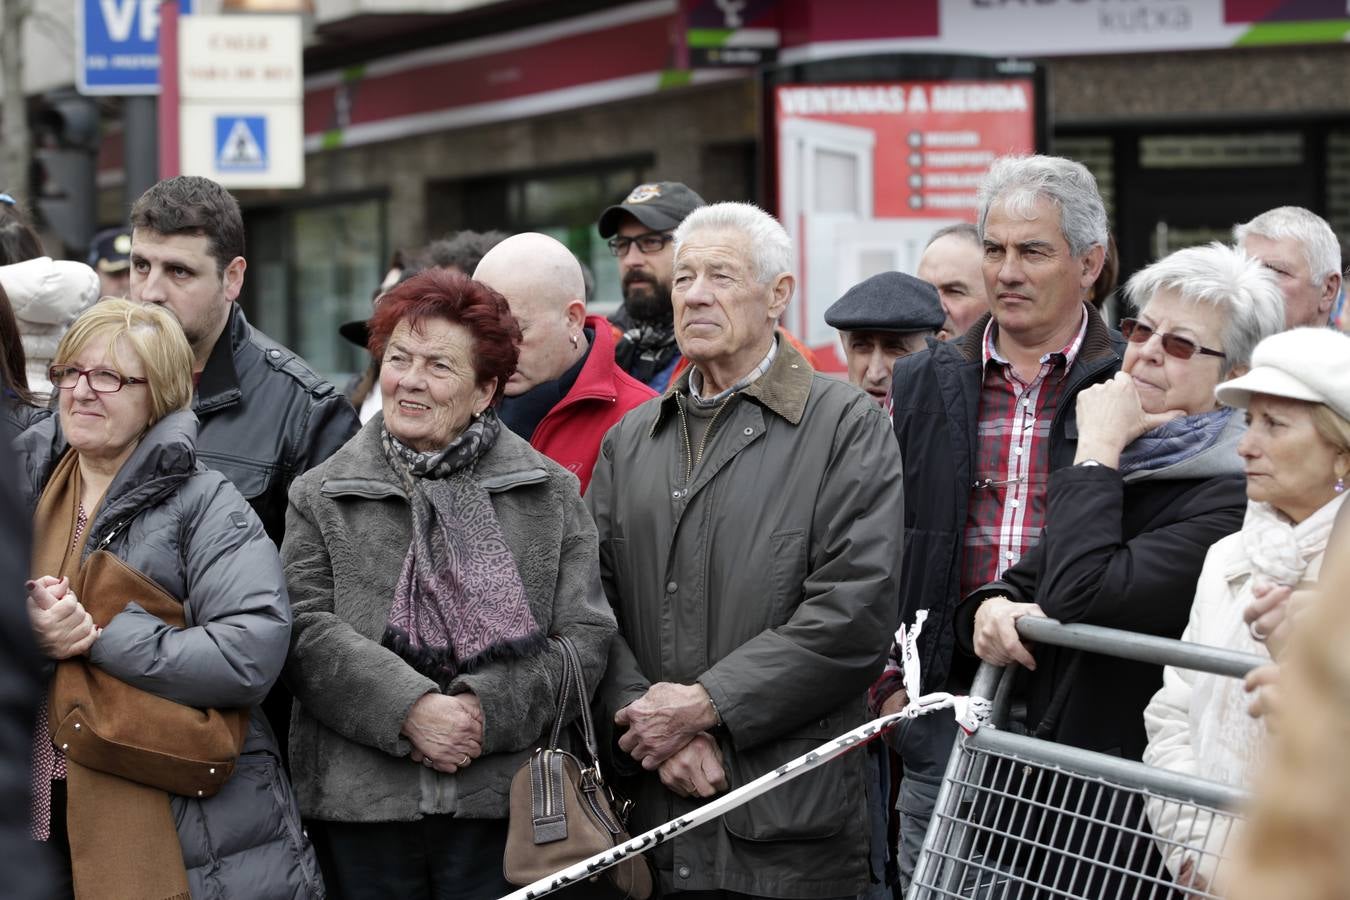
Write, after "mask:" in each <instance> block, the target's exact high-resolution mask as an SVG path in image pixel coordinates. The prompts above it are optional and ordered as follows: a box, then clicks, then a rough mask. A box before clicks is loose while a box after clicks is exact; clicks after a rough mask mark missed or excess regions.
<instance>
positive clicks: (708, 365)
mask: <svg viewBox="0 0 1350 900" xmlns="http://www.w3.org/2000/svg"><path fill="white" fill-rule="evenodd" d="M675 244H676V251H675V271H674V282H673V300H674V310H675V330H676V331H675V333H676V338H677V340H678V342H679V345H680V350H681V351H682V352H683V353H684V355H685V356H687V357H688V358H689V360H690V362H691V363H692V366H691V368H690V369H689V370H688V371H687V372H686V373H685V374H684V375H683V376H681V377H680V378H679V379H677V380H676V381H675V382H674V383H673V384H672V386H671V387H670V389H669V390H668V391H667V393H666V394H665V395H664V396H663V397H659V398H656V399H653V400H650V401H648V402H647V403H645V404H644V405H642V406H640V407H638V408H637V409H635V410H633V411H632V412H631V413H629V414H628V415H627V416H626V417H624V419H623V420H622V421H620V422H619V424H617V425H616V426H615V427H614V428H613V429H612V430H611V431H610V432H609V434H608V435H607V436H606V437H605V440H604V443H603V445H602V448H601V454H600V460H599V463H598V464H597V465H596V468H595V474H594V479H593V481H592V483H591V488H590V492H589V494H588V500H589V503H590V506H591V511H592V512H593V513H594V515H595V520H596V525H597V527H598V528H599V532H600V564H601V575H602V578H603V580H604V584H605V590H606V592H607V593H608V595H609V599H610V602H611V603H612V604H613V606H614V610H615V613H616V615H617V617H618V620H619V636H618V637H617V638H616V639H615V641H614V643H613V645H612V646H611V650H610V658H609V669H608V672H607V673H606V676H605V679H604V682H603V683H602V686H601V688H600V691H599V694H598V698H597V703H598V704H599V706H600V707H601V711H602V714H601V720H602V721H603V722H607V723H612V724H613V728H614V731H613V740H612V741H611V745H612V749H613V750H614V751H615V754H616V767H617V768H618V770H619V771H620V772H622V773H626V774H628V775H629V776H630V777H629V779H628V785H627V787H628V789H629V791H630V793H631V795H632V796H633V797H634V799H636V801H637V804H636V809H635V813H634V821H633V822H632V823H630V824H631V825H632V827H633V830H634V831H635V832H637V831H641V830H643V829H646V828H649V827H651V826H653V825H656V824H659V823H661V822H663V821H665V820H667V819H670V818H673V817H675V816H677V815H680V814H682V813H684V812H687V811H688V810H690V809H692V808H693V807H695V806H697V805H698V804H699V803H701V802H703V801H704V800H705V799H706V798H708V797H711V796H713V795H715V794H717V793H719V792H722V791H725V790H727V789H730V788H734V787H737V786H739V785H742V784H745V783H746V782H748V781H750V780H751V779H753V778H755V777H757V776H759V775H761V774H763V773H764V772H767V771H769V770H770V769H772V768H774V767H776V766H778V765H780V764H781V763H783V762H785V761H787V760H789V759H791V758H792V757H794V756H798V755H800V754H801V753H804V752H806V751H807V750H809V749H811V748H812V747H815V746H817V745H818V744H820V743H821V742H823V741H825V740H826V739H827V738H829V737H832V736H834V735H836V734H838V733H840V732H843V731H846V730H848V729H850V728H853V727H855V726H856V725H858V724H860V723H861V722H863V721H864V720H865V715H866V712H865V710H866V704H865V697H864V694H865V692H866V689H867V687H868V685H869V683H870V679H872V678H873V677H875V676H876V675H877V674H878V673H879V672H880V671H881V667H882V664H883V658H884V655H885V651H886V647H887V644H888V642H889V640H890V635H891V634H892V632H893V631H894V629H895V624H896V618H897V614H898V593H897V576H898V573H899V568H900V551H901V536H900V534H899V530H898V529H897V528H896V527H895V523H896V522H897V521H899V520H898V519H897V518H896V517H897V516H899V515H901V512H902V510H901V506H902V502H903V499H902V487H901V468H900V456H899V451H898V450H897V449H896V445H895V441H894V440H893V439H892V438H891V437H890V434H889V430H888V425H887V421H886V416H885V413H884V412H883V411H882V410H881V409H880V407H878V406H877V404H876V403H874V402H873V401H872V400H871V399H870V398H869V397H868V396H867V395H866V394H864V393H862V392H861V391H859V390H858V389H857V388H855V387H852V386H851V385H848V384H845V383H844V382H842V381H837V380H834V379H830V378H825V377H822V376H820V375H818V374H816V373H815V372H814V371H813V370H812V369H811V367H810V365H808V364H807V362H806V361H805V360H804V359H803V358H802V357H801V355H800V354H798V353H797V351H796V350H795V349H793V347H792V346H791V345H790V344H789V343H787V342H786V341H780V340H778V339H777V338H776V336H775V330H774V329H775V324H776V322H777V320H778V318H779V317H780V316H781V315H782V314H783V311H784V309H785V308H786V307H787V304H788V301H789V300H790V299H791V297H792V290H793V277H792V275H791V274H789V270H790V268H791V243H790V241H789V239H788V236H787V234H786V233H785V232H784V231H783V228H782V226H781V225H779V224H778V222H777V221H776V220H775V219H773V218H772V217H771V216H769V215H767V214H766V213H764V212H762V211H761V210H759V209H756V208H755V207H753V206H750V205H748V204H739V203H723V204H716V205H713V206H707V207H704V208H702V209H699V210H697V211H695V212H694V213H692V214H690V216H689V217H688V218H687V219H685V221H684V223H683V224H682V225H681V226H680V228H679V229H678V230H677V231H676V234H675ZM864 770H865V754H848V755H847V756H845V757H843V758H841V759H839V760H837V761H835V762H832V763H830V764H829V765H828V766H825V767H823V768H822V769H820V770H818V771H816V772H813V773H811V774H809V775H806V776H804V777H802V778H800V779H798V780H796V781H793V782H791V783H789V784H787V785H784V786H783V787H780V788H778V789H777V790H774V791H772V792H770V793H768V794H766V795H764V796H763V797H760V798H758V799H756V800H754V801H752V802H750V803H749V804H746V805H745V806H742V807H741V808H739V809H736V810H734V811H732V812H730V813H728V814H727V815H726V816H724V817H723V818H722V819H721V820H719V821H718V822H716V823H714V824H710V825H708V826H705V827H703V828H700V829H697V830H694V831H691V832H688V833H686V834H682V835H680V836H678V837H676V838H675V839H674V840H672V841H671V842H669V843H666V844H662V845H661V846H658V847H656V848H654V849H653V850H652V851H651V857H652V861H653V862H654V864H655V866H656V868H657V871H658V874H659V876H660V881H661V885H662V889H663V890H664V891H665V892H666V894H667V895H676V896H679V895H682V894H688V895H689V896H691V897H693V896H697V897H699V898H716V897H723V896H728V895H730V894H735V895H737V896H742V895H749V896H752V897H784V898H796V897H801V898H814V897H849V896H856V895H857V894H858V893H860V892H861V891H863V890H866V889H867V888H868V887H869V886H870V884H871V881H872V875H873V873H872V872H871V871H870V868H871V867H870V865H869V846H868V844H869V831H868V814H867V798H866V794H867V790H868V785H867V783H866V779H865V775H864ZM876 874H880V873H876Z"/></svg>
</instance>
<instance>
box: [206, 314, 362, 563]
mask: <svg viewBox="0 0 1350 900" xmlns="http://www.w3.org/2000/svg"><path fill="white" fill-rule="evenodd" d="M192 411H193V412H195V413H196V414H197V419H198V421H200V422H201V426H200V431H199V433H198V435H197V456H198V458H199V459H200V460H201V461H202V462H204V463H205V464H206V465H207V466H208V467H210V468H212V469H215V470H216V471H218V472H221V473H223V474H224V475H225V477H226V478H228V479H230V481H231V482H232V483H233V484H234V486H235V487H236V488H238V489H239V493H241V494H243V495H244V499H246V500H248V502H249V503H250V504H251V505H252V507H253V511H254V512H256V513H257V514H258V518H260V519H262V522H263V526H264V527H265V528H266V529H267V534H268V536H269V537H270V538H272V541H273V542H274V543H275V544H276V545H277V546H281V538H282V536H283V534H284V532H285V528H286V494H287V492H288V491H289V490H290V487H291V481H292V480H294V478H295V476H297V475H299V474H300V473H302V472H305V471H307V470H309V469H312V468H313V467H314V466H316V465H318V464H319V463H321V462H323V461H324V460H325V459H327V458H328V457H330V456H332V455H333V453H334V452H335V451H336V450H337V449H338V448H339V447H341V446H342V445H343V444H345V443H347V441H348V440H349V439H350V438H351V436H352V435H354V434H356V432H357V429H359V428H360V427H361V423H360V422H359V421H358V420H357V417H356V410H354V409H352V405H351V404H350V403H349V402H347V398H346V397H344V396H342V394H341V393H340V392H339V391H338V390H337V389H336V388H335V387H333V385H331V384H329V383H328V382H327V381H325V380H324V379H322V378H320V377H319V376H318V375H317V374H315V372H314V370H312V369H311V368H310V367H309V366H308V365H306V364H305V361H304V360H302V359H301V358H300V357H298V356H296V355H295V353H293V352H292V351H290V350H287V349H286V348H285V347H283V346H281V345H280V344H278V343H277V342H275V341H273V340H272V339H271V338H269V337H267V335H265V334H262V333H261V332H259V331H256V330H254V329H253V327H252V326H251V325H249V324H248V320H247V319H245V318H244V312H243V310H241V309H240V308H239V307H238V306H237V305H236V306H234V307H233V308H232V309H231V311H230V321H229V322H228V323H227V324H226V326H225V330H224V331H223V332H221V335H220V339H219V340H217V341H216V346H215V348H214V349H213V350H212V351H211V356H210V357H209V358H208V359H207V361H206V368H205V369H204V370H203V371H202V377H201V381H200V382H199V383H198V385H197V395H196V397H194V398H193V401H192Z"/></svg>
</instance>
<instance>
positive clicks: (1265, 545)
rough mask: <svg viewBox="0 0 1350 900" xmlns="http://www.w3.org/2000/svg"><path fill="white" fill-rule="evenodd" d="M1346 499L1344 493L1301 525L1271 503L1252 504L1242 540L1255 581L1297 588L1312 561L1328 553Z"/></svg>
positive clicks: (1248, 507)
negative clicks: (1332, 528) (1332, 533)
mask: <svg viewBox="0 0 1350 900" xmlns="http://www.w3.org/2000/svg"><path fill="white" fill-rule="evenodd" d="M1344 500H1345V495H1344V494H1337V495H1336V496H1335V497H1334V498H1332V500H1331V501H1330V502H1328V503H1326V504H1324V505H1323V506H1322V507H1321V508H1320V509H1318V510H1317V511H1316V512H1314V513H1313V514H1312V515H1310V516H1308V518H1306V519H1304V520H1303V521H1302V522H1299V523H1298V524H1297V525H1295V524H1294V523H1293V522H1291V521H1289V518H1288V517H1287V516H1285V515H1284V514H1283V513H1281V512H1279V511H1278V510H1276V509H1275V507H1273V506H1271V505H1270V504H1269V503H1261V502H1257V501H1255V500H1252V501H1249V502H1248V503H1247V517H1246V519H1245V520H1244V521H1243V523H1242V541H1243V544H1244V545H1245V546H1246V548H1247V560H1248V562H1250V564H1251V573H1252V578H1253V579H1254V580H1257V581H1262V580H1269V581H1271V582H1274V583H1275V584H1282V585H1285V586H1287V587H1295V586H1297V585H1298V583H1299V582H1300V581H1302V580H1303V573H1304V571H1305V570H1306V569H1307V568H1308V562H1309V560H1311V559H1312V558H1313V557H1315V556H1320V555H1321V554H1322V552H1323V551H1325V550H1326V548H1327V539H1328V538H1329V537H1330V536H1331V526H1332V525H1334V524H1335V523H1336V513H1337V512H1338V511H1339V510H1340V508H1341V503H1342V502H1343V501H1344ZM1234 574H1236V573H1234Z"/></svg>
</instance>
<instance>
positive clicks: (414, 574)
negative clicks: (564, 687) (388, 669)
mask: <svg viewBox="0 0 1350 900" xmlns="http://www.w3.org/2000/svg"><path fill="white" fill-rule="evenodd" d="M500 432H501V423H500V422H499V421H498V419H497V415H496V413H494V412H493V411H492V410H488V411H486V412H484V413H483V415H482V416H480V417H479V418H478V419H477V420H476V421H474V422H473V423H472V424H470V425H469V427H468V428H466V429H465V430H464V433H463V434H461V435H460V436H459V437H457V438H455V440H454V441H453V442H452V443H451V444H450V446H448V447H446V448H445V449H444V450H441V451H438V452H435V453H418V452H416V451H414V450H412V449H410V448H408V447H407V446H405V445H404V444H403V443H401V442H400V441H399V440H398V438H396V437H394V436H393V435H391V434H390V433H389V432H388V431H387V430H386V431H383V432H381V435H380V438H381V441H382V443H383V445H384V454H385V457H386V458H387V459H388V460H389V464H390V466H392V467H393V469H394V471H395V472H396V473H397V474H398V476H399V480H400V481H401V482H402V483H403V488H404V490H405V491H407V494H408V503H409V505H410V506H411V508H412V526H413V527H412V531H413V537H412V543H411V544H409V546H408V555H407V557H406V558H405V559H404V561H403V571H402V572H401V573H400V574H399V578H398V584H397V585H396V586H395V588H394V601H393V604H392V605H391V606H390V608H389V621H388V623H386V625H385V629H384V638H383V640H382V641H381V643H382V644H383V645H384V646H386V647H388V648H389V649H391V650H393V651H394V652H395V653H397V654H398V655H399V656H401V657H402V658H403V659H405V660H407V662H408V663H409V664H410V665H411V666H412V667H413V668H415V669H417V671H419V672H421V673H422V674H423V675H426V676H427V677H428V678H431V679H434V680H435V681H436V683H437V684H439V685H440V686H441V689H442V690H445V689H446V688H447V687H448V686H449V684H450V682H451V681H452V680H453V679H454V678H455V676H456V675H458V674H459V673H461V672H468V671H472V670H473V669H475V668H477V667H478V666H480V665H482V664H483V663H486V662H490V661H492V660H495V659H502V658H514V657H521V656H529V655H531V654H533V653H536V652H538V651H539V650H540V649H542V648H543V647H544V646H545V644H547V642H548V637H547V635H545V634H544V632H543V631H542V630H541V629H540V627H539V625H538V623H536V622H535V620H534V616H533V615H532V614H531V613H530V606H529V602H528V600H527V599H526V597H525V586H524V585H523V584H522V583H521V580H520V572H519V571H518V570H517V569H516V562H515V558H514V557H512V556H511V550H510V548H509V547H508V546H507V544H506V540H505V538H503V537H502V529H501V525H500V524H499V523H498V522H497V515H496V513H495V512H494V511H493V509H492V501H491V499H490V498H489V497H488V493H487V491H486V490H484V489H483V487H482V486H481V485H480V484H479V483H478V482H477V481H476V480H475V478H474V474H473V470H474V466H475V464H476V463H477V462H478V460H479V459H480V458H481V457H482V456H483V454H484V453H486V452H487V451H488V450H489V449H490V448H491V447H492V445H493V444H494V443H496V441H497V436H498V434H499V433H500Z"/></svg>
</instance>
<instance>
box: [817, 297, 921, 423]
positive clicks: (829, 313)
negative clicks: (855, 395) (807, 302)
mask: <svg viewBox="0 0 1350 900" xmlns="http://www.w3.org/2000/svg"><path fill="white" fill-rule="evenodd" d="M946 319H947V315H946V313H944V312H943V310H942V301H941V300H939V299H938V292H937V288H935V287H933V286H932V285H931V284H929V283H928V282H926V281H920V280H919V279H918V278H915V277H914V276H913V275H906V274H904V273H903V272H882V273H881V274H879V275H873V276H872V277H871V278H868V279H867V280H865V281H861V282H859V283H858V284H855V285H854V286H853V287H851V288H849V289H848V290H847V291H845V292H844V296H842V297H840V298H839V299H838V300H836V301H835V302H834V304H833V305H832V306H831V307H830V308H829V309H827V310H825V322H826V323H827V324H828V325H829V326H830V327H831V328H837V329H838V330H839V337H840V339H841V340H842V341H843V343H844V359H845V360H846V361H847V362H848V380H849V381H850V382H851V383H853V384H856V385H857V386H858V387H860V388H862V389H863V390H864V391H867V393H869V394H871V395H872V398H873V399H875V400H876V401H877V403H880V404H881V405H883V406H884V405H885V404H886V398H887V397H888V396H889V395H890V392H891V370H892V369H894V368H895V361H896V360H897V359H900V358H901V357H903V356H909V355H910V354H911V353H917V352H918V351H920V350H925V349H927V347H928V344H927V338H929V337H934V336H936V335H937V332H938V329H940V328H941V327H942V324H943V323H944V322H945V321H946Z"/></svg>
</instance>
